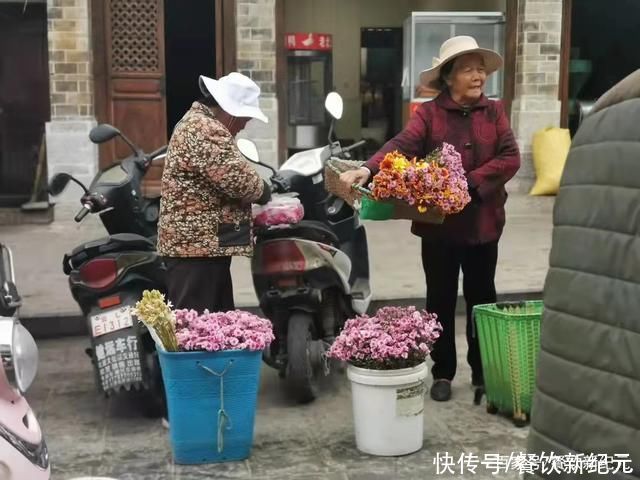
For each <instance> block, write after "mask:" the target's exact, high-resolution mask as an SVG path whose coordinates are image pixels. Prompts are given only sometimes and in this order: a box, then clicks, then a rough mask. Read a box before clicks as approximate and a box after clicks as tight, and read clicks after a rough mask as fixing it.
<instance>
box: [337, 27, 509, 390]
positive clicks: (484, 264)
mask: <svg viewBox="0 0 640 480" xmlns="http://www.w3.org/2000/svg"><path fill="white" fill-rule="evenodd" d="M501 66H502V58H501V57H500V55H498V54H497V53H496V52H494V51H491V50H487V49H483V48H479V47H478V44H477V42H476V41H475V39H473V38H472V37H467V36H460V37H453V38H451V39H449V40H447V41H446V42H444V43H443V44H442V46H441V47H440V58H438V59H434V66H433V68H430V69H428V70H425V71H423V72H422V74H421V78H420V79H421V83H422V84H423V85H425V86H426V87H429V88H434V89H437V90H439V91H440V92H441V93H440V94H439V95H438V96H437V97H436V98H435V99H434V100H433V101H429V102H425V103H423V104H422V105H421V106H420V107H419V108H418V110H417V111H416V112H415V114H414V115H413V116H412V118H411V119H410V120H409V123H408V124H407V126H406V128H405V129H404V130H403V131H402V132H400V133H399V134H398V135H397V136H396V137H395V138H393V139H391V140H390V141H389V142H387V143H386V144H385V145H384V146H383V147H382V149H381V150H380V151H379V152H377V153H376V154H375V155H374V156H373V157H372V158H371V159H370V160H369V161H368V162H367V163H366V167H363V168H361V169H359V170H354V171H350V172H346V173H344V174H343V175H342V177H341V179H342V180H343V181H344V182H346V183H349V184H353V183H358V184H360V185H362V184H364V183H366V182H367V181H368V180H369V179H370V178H371V176H372V175H375V174H376V172H377V171H378V168H379V165H380V162H381V161H382V159H383V158H384V155H385V154H386V153H388V152H391V151H394V150H398V151H400V152H401V153H403V154H405V155H407V156H409V157H413V156H417V157H425V156H426V155H427V154H428V153H429V152H431V151H432V150H434V149H436V148H438V147H440V146H441V145H442V143H443V142H447V143H450V144H452V145H453V146H454V147H455V148H456V150H457V151H458V152H460V154H461V155H462V162H463V166H464V169H465V171H466V175H467V181H468V184H469V192H470V194H471V198H472V201H471V203H470V204H469V205H468V206H467V207H466V208H465V209H464V210H463V211H462V212H461V213H459V214H457V215H451V216H449V217H447V218H446V219H445V221H444V223H443V224H441V225H432V224H421V223H414V224H413V226H412V228H411V231H412V232H413V233H414V234H415V235H418V236H420V237H422V264H423V267H424V271H425V276H426V281H427V310H429V311H430V312H433V313H436V314H437V315H438V318H439V320H440V323H441V324H442V326H443V332H442V335H441V337H440V338H439V340H438V341H437V342H436V344H435V346H434V349H433V352H432V354H431V357H432V359H433V362H434V364H433V368H432V374H433V378H434V382H433V385H432V386H431V392H430V393H431V398H433V399H434V400H437V401H446V400H449V399H450V398H451V381H452V380H453V378H454V376H455V373H456V345H455V332H454V327H455V311H456V301H457V296H458V276H459V273H460V269H461V268H462V273H463V291H464V298H465V301H466V304H467V329H466V330H467V342H468V354H467V361H468V362H469V365H470V366H471V372H472V378H471V381H472V384H473V385H474V386H482V385H483V384H484V377H483V373H482V364H481V361H480V351H479V344H478V338H477V335H476V329H475V326H474V324H473V318H472V309H473V306H474V305H478V304H482V303H493V302H495V301H496V289H495V282H494V279H495V272H496V264H497V260H498V240H499V239H500V236H501V234H502V229H503V227H504V223H505V210H504V205H505V201H506V199H507V192H506V190H505V187H504V186H505V183H506V182H507V181H508V180H509V179H511V178H512V177H513V176H514V175H515V173H516V172H517V170H518V168H519V167H520V153H519V150H518V145H517V144H516V141H515V138H514V135H513V132H512V131H511V128H510V126H509V119H508V118H507V114H506V112H505V110H504V107H503V105H502V102H500V101H492V100H489V99H488V98H487V97H486V96H485V95H484V93H483V89H484V86H485V82H486V79H487V76H488V75H490V74H491V73H493V72H495V71H496V70H498V69H499V68H500V67H501Z"/></svg>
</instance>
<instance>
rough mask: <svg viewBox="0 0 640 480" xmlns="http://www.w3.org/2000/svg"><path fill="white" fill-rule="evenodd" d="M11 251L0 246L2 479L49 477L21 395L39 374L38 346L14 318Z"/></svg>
mask: <svg viewBox="0 0 640 480" xmlns="http://www.w3.org/2000/svg"><path fill="white" fill-rule="evenodd" d="M21 304H22V301H21V299H20V295H19V293H18V290H17V288H16V283H15V275H14V268H13V257H12V254H11V250H10V249H9V248H8V247H7V246H5V245H3V244H1V243H0V360H1V361H0V479H16V480H18V479H20V480H21V479H29V480H47V479H49V478H50V465H49V453H48V451H47V444H46V443H45V440H44V436H43V435H42V431H41V429H40V425H39V423H38V420H37V419H36V417H35V415H34V413H33V411H32V410H31V407H29V404H28V403H27V401H26V400H25V398H24V397H23V394H24V393H25V392H26V391H27V390H28V389H29V387H30V386H31V384H32V383H33V380H34V379H35V376H36V373H37V370H38V347H37V346H36V342H35V340H34V339H33V337H32V336H31V334H30V333H29V331H28V330H27V329H26V328H25V327H24V326H23V325H22V324H21V323H20V321H19V320H18V317H17V312H18V309H19V308H20V306H21Z"/></svg>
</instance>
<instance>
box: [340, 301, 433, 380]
mask: <svg viewBox="0 0 640 480" xmlns="http://www.w3.org/2000/svg"><path fill="white" fill-rule="evenodd" d="M441 331H442V327H441V326H440V323H438V321H437V315H435V314H432V313H428V312H426V311H424V310H422V311H420V310H416V308H415V307H383V308H381V309H380V310H378V311H377V312H376V314H375V315H374V316H372V317H370V316H367V315H363V316H359V317H356V318H353V319H351V320H348V321H347V323H346V324H345V326H344V328H343V330H342V332H341V333H340V335H339V336H338V338H336V340H335V342H334V343H333V345H332V346H331V349H330V350H329V356H330V357H332V358H335V359H338V360H342V361H345V362H349V363H351V364H352V365H354V366H356V367H362V368H369V369H374V370H391V369H397V368H410V367H414V366H416V365H419V364H420V363H422V362H424V360H425V359H426V357H427V355H429V353H431V349H432V348H433V344H434V343H435V341H436V340H437V339H438V337H439V336H440V332H441Z"/></svg>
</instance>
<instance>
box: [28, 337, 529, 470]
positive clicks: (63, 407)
mask: <svg viewBox="0 0 640 480" xmlns="http://www.w3.org/2000/svg"><path fill="white" fill-rule="evenodd" d="M458 331H462V329H459V330H458ZM86 344H87V340H86V339H84V338H82V337H72V338H62V339H54V340H40V341H38V345H39V348H40V371H39V373H38V377H37V378H36V381H35V383H34V385H33V386H32V388H31V390H30V391H29V392H28V395H27V397H28V400H29V402H30V403H31V406H32V407H33V408H34V410H35V412H36V415H37V417H38V419H39V420H40V422H41V425H42V428H43V431H44V433H45V436H46V439H47V443H48V446H49V450H50V457H51V461H52V472H53V477H52V478H53V480H68V479H71V478H73V477H81V476H90V475H95V476H108V477H113V478H117V479H120V480H196V479H202V480H204V479H238V480H244V479H252V480H267V479H270V480H271V479H277V480H408V479H411V480H414V479H431V478H443V479H453V478H476V479H478V480H486V479H490V478H491V479H506V478H509V479H515V478H518V475H517V472H515V471H510V472H509V473H508V474H505V473H501V474H499V475H493V474H492V473H491V471H490V470H488V469H486V468H485V467H483V466H482V465H481V466H480V467H479V468H478V470H477V472H476V474H475V475H472V474H470V473H467V472H465V474H464V475H460V471H459V467H456V468H457V469H458V470H457V473H456V474H452V473H450V472H448V473H447V474H442V475H438V471H437V469H436V465H434V458H435V457H436V454H438V453H440V455H443V454H444V453H445V452H448V453H449V455H452V456H454V457H456V458H459V457H460V455H461V454H462V453H465V454H469V453H474V454H476V455H478V456H479V459H480V460H481V461H482V460H484V459H485V458H488V457H485V454H498V453H499V454H501V455H510V454H511V453H514V452H515V453H519V452H524V451H525V449H526V437H527V434H528V428H516V427H514V426H513V424H512V423H511V421H510V420H509V419H508V418H506V417H502V416H499V415H498V416H492V415H489V414H487V413H486V411H485V408H484V406H474V405H473V404H472V390H471V388H470V385H469V380H470V371H469V368H468V366H467V365H466V363H465V361H464V356H465V354H466V348H465V347H463V345H464V339H463V337H459V338H458V345H459V346H461V347H462V348H459V364H458V365H459V368H458V370H459V372H458V375H457V377H456V380H455V382H454V386H453V393H454V397H453V399H452V400H451V401H450V402H448V403H445V404H438V403H436V402H433V401H431V400H430V399H427V400H426V401H425V441H424V447H423V449H422V450H421V451H419V452H417V453H415V454H413V455H409V456H406V457H399V458H380V457H372V456H368V455H364V454H361V453H359V452H358V451H357V450H356V448H355V443H354V442H355V440H354V432H353V421H352V413H351V396H350V390H349V385H348V380H347V379H346V375H344V374H334V375H333V376H332V377H330V379H329V381H328V382H326V385H325V388H324V392H323V394H322V395H321V397H320V398H319V399H318V400H317V401H316V402H315V403H313V404H311V405H307V406H299V405H293V404H291V403H290V402H289V401H287V399H286V398H285V396H284V393H283V392H282V389H281V388H280V385H279V383H280V380H279V379H278V377H277V375H276V373H275V372H274V371H273V370H271V369H269V368H268V367H266V366H265V367H263V371H262V384H261V390H260V396H259V407H258V413H257V418H256V429H255V444H254V448H253V452H252V456H251V458H250V459H249V460H247V461H244V462H237V463H225V464H212V465H201V466H179V465H174V464H173V463H172V460H171V451H170V447H169V441H168V433H167V430H165V429H164V428H163V427H162V426H161V423H160V421H159V420H150V419H146V418H143V417H142V416H141V415H140V414H139V413H138V411H137V410H136V405H135V404H134V403H132V402H131V401H130V400H125V399H123V398H119V399H118V398H116V399H109V400H107V399H105V398H104V397H102V396H100V395H98V394H97V392H96V390H95V387H94V379H93V371H92V369H91V365H90V362H89V360H88V358H87V357H86V356H85V354H84V352H83V350H84V348H85V346H86ZM211 418H212V421H215V415H214V413H212V417H211Z"/></svg>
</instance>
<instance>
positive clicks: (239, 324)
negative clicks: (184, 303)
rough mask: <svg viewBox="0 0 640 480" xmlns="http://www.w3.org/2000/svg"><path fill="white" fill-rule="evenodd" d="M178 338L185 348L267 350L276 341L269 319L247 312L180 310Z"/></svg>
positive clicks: (177, 321) (177, 325) (177, 319)
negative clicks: (199, 312) (200, 312)
mask: <svg viewBox="0 0 640 480" xmlns="http://www.w3.org/2000/svg"><path fill="white" fill-rule="evenodd" d="M175 315H176V337H177V339H178V345H179V346H180V348H181V350H196V351H197V350H205V351H210V352H216V351H220V350H253V351H256V350H264V349H265V348H266V347H267V345H269V344H270V343H271V342H272V341H273V340H274V335H273V327H272V325H271V322H270V321H269V320H265V319H263V318H260V317H257V316H255V315H252V314H250V313H248V312H243V311H239V310H236V311H232V312H219V313H210V312H208V311H205V312H204V313H202V314H198V313H197V312H196V311H194V310H177V311H176V312H175Z"/></svg>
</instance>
